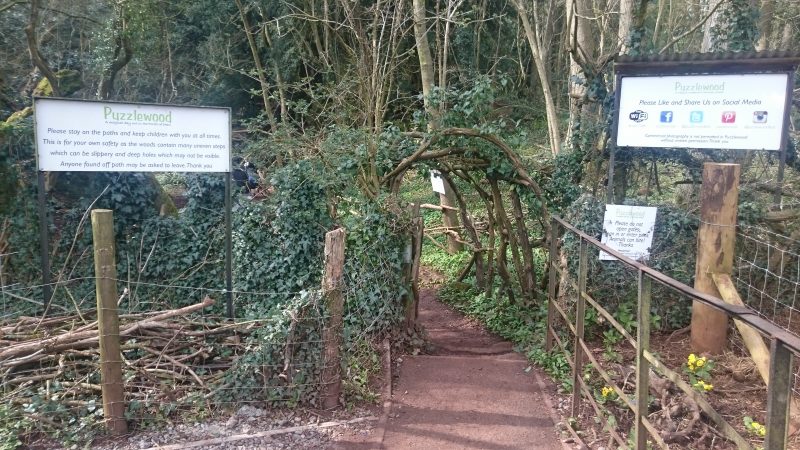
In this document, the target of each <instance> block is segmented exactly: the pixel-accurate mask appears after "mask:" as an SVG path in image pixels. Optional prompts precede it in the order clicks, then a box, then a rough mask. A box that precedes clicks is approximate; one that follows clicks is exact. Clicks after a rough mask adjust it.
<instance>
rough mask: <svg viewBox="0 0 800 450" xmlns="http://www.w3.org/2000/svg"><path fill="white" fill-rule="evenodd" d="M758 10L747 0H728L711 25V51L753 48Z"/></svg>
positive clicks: (756, 32) (739, 50) (742, 50)
mask: <svg viewBox="0 0 800 450" xmlns="http://www.w3.org/2000/svg"><path fill="white" fill-rule="evenodd" d="M757 15H758V10H757V9H756V8H755V7H754V6H753V4H752V3H751V2H749V1H748V0H728V1H727V2H726V3H725V4H724V5H723V6H722V8H721V9H720V11H719V12H718V17H717V21H716V22H715V23H714V25H713V26H712V27H711V34H712V36H713V39H712V46H711V51H717V52H720V51H730V52H748V51H753V49H754V48H755V42H756V37H757V34H758V24H757Z"/></svg>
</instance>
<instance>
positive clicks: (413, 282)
mask: <svg viewBox="0 0 800 450" xmlns="http://www.w3.org/2000/svg"><path fill="white" fill-rule="evenodd" d="M408 210H409V212H410V213H411V236H410V237H409V240H408V242H407V244H406V250H405V255H404V261H403V264H404V267H403V278H404V281H405V284H406V287H407V288H408V293H407V294H406V295H405V296H404V298H403V308H404V310H405V319H406V328H408V329H409V330H411V329H413V328H414V326H415V325H416V322H417V309H418V307H419V258H420V253H422V237H423V236H422V233H423V223H422V218H421V217H420V215H419V203H413V204H411V205H410V206H409V208H408Z"/></svg>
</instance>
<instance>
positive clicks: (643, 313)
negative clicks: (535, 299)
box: [546, 216, 800, 450]
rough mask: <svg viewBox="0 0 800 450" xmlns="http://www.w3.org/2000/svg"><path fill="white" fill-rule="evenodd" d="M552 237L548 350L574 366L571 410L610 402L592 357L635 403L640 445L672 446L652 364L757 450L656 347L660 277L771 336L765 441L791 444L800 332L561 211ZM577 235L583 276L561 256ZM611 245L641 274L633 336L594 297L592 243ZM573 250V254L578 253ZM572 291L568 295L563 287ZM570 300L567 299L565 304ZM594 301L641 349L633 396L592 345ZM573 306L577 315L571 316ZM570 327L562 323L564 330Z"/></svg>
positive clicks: (730, 434)
mask: <svg viewBox="0 0 800 450" xmlns="http://www.w3.org/2000/svg"><path fill="white" fill-rule="evenodd" d="M550 228H551V236H550V258H549V270H550V272H549V276H550V280H549V281H550V283H549V292H548V326H547V340H546V349H547V350H548V351H549V350H552V349H554V348H559V349H560V350H561V351H562V352H563V353H564V354H565V355H566V357H567V360H568V361H569V363H570V366H571V369H572V382H573V394H572V395H573V396H572V411H571V412H572V416H573V417H576V416H577V415H578V413H579V411H580V408H581V404H582V402H583V401H584V400H586V401H588V402H589V403H590V404H591V406H592V408H593V409H594V410H595V412H596V413H597V414H598V416H600V417H602V416H603V414H604V411H603V409H602V408H601V407H600V405H599V404H598V403H597V401H596V400H595V399H594V397H593V395H592V391H591V388H590V386H589V385H588V384H587V382H586V381H585V380H584V378H583V376H582V375H583V371H584V368H585V366H586V364H587V363H591V364H592V366H593V368H594V369H595V370H597V372H598V373H599V374H600V376H601V377H602V378H603V379H604V380H605V382H606V383H607V384H608V386H610V387H611V388H613V389H614V391H615V392H616V394H617V395H618V397H619V399H620V400H621V401H622V403H623V404H624V405H625V406H627V408H629V409H630V410H631V411H632V412H633V415H634V426H633V432H634V433H635V441H634V442H633V446H634V448H636V449H637V450H639V449H642V450H644V449H646V448H647V443H648V440H650V441H651V442H652V443H654V444H656V445H658V446H659V447H661V448H669V446H668V444H667V443H666V442H665V441H664V439H663V438H662V436H661V434H660V432H659V431H660V430H658V429H657V427H656V425H655V424H654V423H652V422H651V421H650V420H649V419H648V417H647V412H648V396H649V390H650V380H649V374H650V371H651V370H653V371H654V372H655V373H658V374H660V375H661V376H663V377H664V378H666V379H669V380H670V381H671V382H672V383H673V384H674V385H675V386H677V388H679V389H680V390H681V391H683V393H684V394H685V395H686V396H688V397H690V398H691V399H692V400H693V401H694V402H696V403H697V405H698V406H699V407H700V409H701V410H702V411H703V413H704V414H705V416H706V417H707V418H708V419H709V420H711V421H713V422H714V428H715V429H716V430H717V431H718V432H719V433H721V434H722V435H723V436H725V438H726V439H728V440H729V441H731V442H732V443H733V444H734V445H736V447H737V448H739V449H751V448H752V446H751V445H750V443H749V442H748V441H747V439H745V438H744V437H742V436H741V435H740V434H739V433H738V432H737V431H736V429H735V428H734V427H733V426H732V425H731V424H730V423H728V422H727V421H725V419H724V418H723V417H722V416H721V415H720V414H719V413H718V412H717V411H715V410H714V408H713V407H712V406H711V404H710V403H709V402H708V400H707V399H706V398H705V396H704V395H703V394H701V393H699V392H697V391H695V390H694V389H693V388H692V386H690V385H689V383H688V382H686V381H685V380H683V378H682V377H681V375H680V374H678V373H677V372H675V371H673V370H672V369H670V368H669V367H667V365H666V364H664V363H663V362H662V361H661V360H659V358H658V357H657V356H656V355H655V354H654V353H652V352H651V348H650V323H651V321H650V314H651V312H650V311H651V309H650V308H651V290H652V283H653V281H655V282H656V283H659V284H661V285H663V286H665V287H666V288H668V289H670V290H672V291H674V292H676V293H677V294H680V295H682V296H684V297H686V298H688V299H690V300H693V301H695V302H700V303H703V304H705V305H708V306H710V307H712V308H714V309H716V310H719V311H723V312H725V313H726V314H727V315H728V316H729V317H731V318H734V319H736V321H737V323H740V324H742V325H743V326H746V327H748V328H749V329H751V330H755V331H757V332H758V333H760V335H762V336H763V337H765V338H766V339H767V340H768V342H769V377H768V379H769V380H770V382H769V385H768V387H767V402H766V403H767V414H766V416H767V423H766V426H767V434H766V437H765V441H764V448H765V449H766V450H775V449H783V448H786V441H787V434H788V433H787V430H788V421H789V404H790V400H791V388H792V379H793V377H792V360H793V354H800V339H798V338H797V337H796V336H794V335H793V334H791V333H788V332H787V331H786V330H784V329H782V328H781V327H779V326H777V325H775V324H774V323H772V322H770V321H768V320H766V319H764V318H762V317H760V316H759V315H758V314H756V313H755V312H754V311H753V310H751V309H749V308H747V307H745V306H740V305H734V304H729V303H726V302H725V301H723V300H721V299H719V298H717V297H714V296H712V295H708V294H704V293H702V292H699V291H697V290H696V289H694V288H692V287H689V286H687V285H686V284H683V283H681V282H679V281H677V280H675V279H673V278H670V277H668V276H667V275H665V274H663V273H661V272H658V271H656V270H654V269H652V268H650V267H648V266H646V265H644V264H642V263H639V262H637V261H634V260H632V259H630V258H628V257H626V256H624V255H622V254H621V253H619V252H617V251H616V250H613V249H611V248H609V247H607V246H605V245H604V244H602V243H601V242H600V241H598V240H597V239H595V238H594V237H592V236H589V235H587V234H586V233H583V232H582V231H580V230H578V229H577V228H575V227H574V226H573V225H571V224H569V223H567V222H566V221H564V220H563V219H561V218H559V217H556V216H554V217H552V219H551V227H550ZM570 233H571V234H572V235H574V237H575V238H576V239H577V240H579V243H580V245H579V251H578V252H579V254H578V255H577V256H578V273H577V280H575V279H573V278H571V277H570V276H569V273H568V272H569V271H568V270H567V269H566V268H562V267H561V264H560V261H559V242H560V241H561V239H562V238H563V236H564V235H565V234H570ZM590 247H594V248H596V249H599V250H602V251H605V252H607V253H609V254H610V255H612V256H614V257H616V258H617V259H618V260H619V261H620V262H621V264H623V265H624V266H625V267H627V268H628V269H630V270H633V271H635V272H636V273H637V279H638V292H637V326H636V336H633V335H632V334H631V333H629V332H628V330H626V329H625V327H623V326H622V325H621V324H620V323H619V322H618V321H617V320H616V319H615V318H614V316H613V315H612V314H611V313H610V312H609V311H608V310H606V309H605V308H603V306H602V305H601V302H600V301H599V299H595V298H593V297H592V295H590V292H588V291H587V288H586V287H587V275H588V260H589V248H590ZM573 257H574V255H567V258H573ZM559 280H561V282H564V281H566V283H568V285H569V286H571V287H572V289H573V291H574V293H572V294H571V295H573V296H574V298H572V300H574V305H575V306H574V311H572V310H571V311H569V313H570V314H568V311H565V307H564V306H561V303H560V302H559V301H558V300H559V298H558V297H559V293H558V285H559ZM561 295H565V294H563V293H562V294H561ZM563 304H564V305H566V304H567V303H563ZM587 308H594V309H595V310H596V311H597V313H598V314H599V315H600V316H602V317H603V318H604V319H605V320H606V321H607V322H608V323H609V324H610V325H611V326H613V327H614V329H616V330H617V331H618V332H619V333H620V334H621V335H622V336H623V337H624V339H626V340H627V341H628V342H629V343H630V344H631V345H632V346H633V348H634V349H635V350H636V369H635V370H636V373H635V379H636V383H635V393H634V395H633V396H632V397H631V396H629V395H628V394H626V393H625V392H624V391H623V390H622V389H621V388H620V387H619V386H617V385H616V384H615V383H614V382H613V380H612V377H611V376H610V375H609V373H608V371H607V370H605V369H604V368H603V366H602V364H601V363H600V361H598V360H597V358H595V357H594V355H593V354H592V352H591V351H590V349H589V347H588V345H587V342H586V340H585V339H584V338H585V336H584V331H585V325H586V311H587ZM571 313H574V319H573V320H571V319H570V315H571ZM559 317H560V319H561V320H563V321H564V323H566V324H567V327H566V328H568V330H569V336H570V337H571V339H572V340H573V342H572V349H573V351H572V352H570V351H569V348H570V347H569V346H568V345H567V344H566V343H565V342H564V340H563V339H562V338H561V337H559V333H558V332H557V330H556V329H555V324H556V321H557V320H559ZM562 331H563V330H562ZM609 432H610V434H611V438H612V439H613V440H614V441H616V443H617V445H619V447H620V448H628V446H629V442H628V440H627V439H625V438H623V436H621V435H620V434H619V433H618V432H617V431H615V430H613V429H611V430H609Z"/></svg>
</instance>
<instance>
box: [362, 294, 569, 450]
mask: <svg viewBox="0 0 800 450" xmlns="http://www.w3.org/2000/svg"><path fill="white" fill-rule="evenodd" d="M420 297H421V298H420V305H419V322H418V323H419V324H420V325H421V326H422V327H423V328H424V329H425V330H426V332H427V336H428V342H429V346H428V348H427V349H426V351H425V352H424V353H425V354H421V355H403V356H401V357H400V358H398V362H399V370H397V373H395V374H394V375H395V380H394V388H393V395H392V397H391V401H390V402H387V403H388V408H387V410H386V411H384V415H386V417H387V420H386V421H385V427H384V429H381V428H382V427H381V426H378V427H376V429H375V430H374V431H373V433H383V437H382V446H381V448H385V449H410V448H419V449H423V448H437V449H454V448H459V449H496V450H501V449H522V448H524V449H560V448H562V447H563V444H562V443H561V441H560V439H559V438H558V436H557V432H556V428H555V421H554V418H555V417H556V413H555V411H554V409H553V408H552V404H553V402H552V401H551V398H552V397H553V395H554V394H553V393H554V389H553V388H552V387H547V386H546V385H545V384H544V382H543V381H542V380H543V375H541V374H539V373H538V370H539V369H537V368H536V367H532V366H531V365H530V364H529V362H528V361H527V360H526V359H525V357H524V356H523V355H520V354H518V353H515V352H514V351H513V349H512V346H511V343H509V342H508V341H504V340H502V339H501V338H498V337H496V336H494V335H492V334H490V333H488V332H487V331H485V330H484V328H483V326H481V325H480V324H479V323H478V322H476V321H474V320H471V319H469V318H466V317H464V316H463V315H462V314H460V313H458V312H456V311H454V310H453V309H451V308H450V307H448V306H446V305H444V304H442V303H440V302H439V301H438V299H437V298H436V290H435V289H423V290H422V291H421V295H420Z"/></svg>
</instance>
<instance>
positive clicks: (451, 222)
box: [439, 178, 464, 255]
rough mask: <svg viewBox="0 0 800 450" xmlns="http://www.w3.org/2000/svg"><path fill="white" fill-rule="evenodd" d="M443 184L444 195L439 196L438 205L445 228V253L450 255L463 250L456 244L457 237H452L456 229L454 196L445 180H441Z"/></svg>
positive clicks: (456, 209) (456, 219)
mask: <svg viewBox="0 0 800 450" xmlns="http://www.w3.org/2000/svg"><path fill="white" fill-rule="evenodd" d="M442 183H443V184H444V191H445V193H444V194H439V204H440V205H441V206H442V221H443V222H444V226H445V227H447V252H448V253H450V254H451V255H453V254H456V253H458V252H460V251H461V250H464V245H463V244H462V243H461V242H458V237H457V236H454V235H453V232H455V230H456V229H458V213H457V212H456V211H458V207H457V206H456V201H455V195H454V194H453V188H451V187H450V183H448V182H447V180H446V179H444V178H442Z"/></svg>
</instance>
